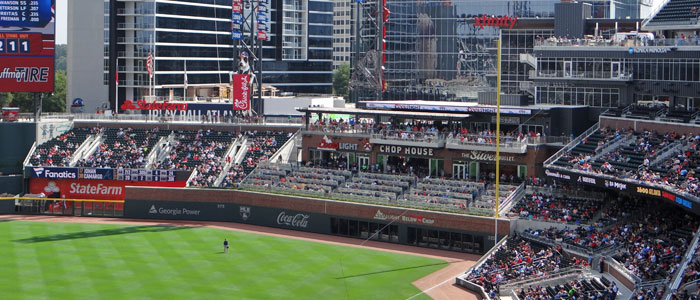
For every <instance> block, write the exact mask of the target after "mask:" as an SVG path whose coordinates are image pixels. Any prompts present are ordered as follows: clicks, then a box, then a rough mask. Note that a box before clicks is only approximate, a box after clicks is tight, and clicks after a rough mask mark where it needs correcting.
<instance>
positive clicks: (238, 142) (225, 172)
mask: <svg viewBox="0 0 700 300" xmlns="http://www.w3.org/2000/svg"><path fill="white" fill-rule="evenodd" d="M245 138H246V137H240V138H236V140H234V141H233V143H231V147H229V149H228V150H226V153H225V154H224V156H223V157H224V161H226V157H231V160H230V161H228V162H227V163H226V165H224V167H223V168H222V169H221V173H220V174H219V177H217V178H216V180H215V181H214V186H215V187H219V186H221V183H222V182H223V181H224V179H225V178H226V175H228V171H229V170H231V166H232V165H233V164H234V162H235V156H236V153H235V152H236V148H237V147H242V146H241V142H242V141H243V140H244V139H245Z"/></svg>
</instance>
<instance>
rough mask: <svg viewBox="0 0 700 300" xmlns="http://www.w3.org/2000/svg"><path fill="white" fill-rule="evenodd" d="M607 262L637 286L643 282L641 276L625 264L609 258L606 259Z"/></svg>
mask: <svg viewBox="0 0 700 300" xmlns="http://www.w3.org/2000/svg"><path fill="white" fill-rule="evenodd" d="M605 262H606V263H607V264H608V266H609V267H612V268H613V269H615V270H616V271H617V272H618V273H620V274H622V276H625V277H626V278H627V279H629V281H631V282H633V283H634V285H635V286H638V285H639V284H640V283H641V282H642V279H641V278H639V277H638V276H637V275H634V274H632V272H630V270H627V268H625V266H623V265H621V264H620V263H619V262H617V261H616V260H615V259H608V260H605Z"/></svg>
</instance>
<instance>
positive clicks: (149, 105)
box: [120, 100, 187, 111]
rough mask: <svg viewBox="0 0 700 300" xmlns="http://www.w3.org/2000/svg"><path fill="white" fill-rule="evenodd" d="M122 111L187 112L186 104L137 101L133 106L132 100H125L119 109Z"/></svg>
mask: <svg viewBox="0 0 700 300" xmlns="http://www.w3.org/2000/svg"><path fill="white" fill-rule="evenodd" d="M120 108H121V109H122V110H123V111H129V110H179V111H181V110H187V103H170V102H168V101H167V100H166V101H163V102H155V101H154V102H146V100H138V101H136V104H134V101H133V100H126V101H124V103H123V104H122V105H121V107H120Z"/></svg>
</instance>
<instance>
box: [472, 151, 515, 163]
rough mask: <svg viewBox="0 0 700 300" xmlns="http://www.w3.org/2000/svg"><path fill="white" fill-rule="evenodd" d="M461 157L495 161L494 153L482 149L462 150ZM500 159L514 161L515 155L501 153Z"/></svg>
mask: <svg viewBox="0 0 700 300" xmlns="http://www.w3.org/2000/svg"><path fill="white" fill-rule="evenodd" d="M462 158H466V159H471V160H485V161H496V153H491V152H483V151H476V150H474V151H470V152H462ZM500 160H501V161H515V156H512V155H501V157H500Z"/></svg>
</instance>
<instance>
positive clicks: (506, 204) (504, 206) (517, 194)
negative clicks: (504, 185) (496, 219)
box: [498, 181, 525, 216]
mask: <svg viewBox="0 0 700 300" xmlns="http://www.w3.org/2000/svg"><path fill="white" fill-rule="evenodd" d="M524 193H525V181H523V182H522V183H520V186H518V188H517V189H516V190H515V191H513V192H512V193H510V195H508V197H507V198H506V200H505V201H503V203H501V210H500V211H499V212H498V214H499V215H500V216H503V215H505V214H506V213H508V211H510V209H511V208H512V207H513V205H511V204H515V203H517V202H518V201H520V199H522V197H523V194H524ZM514 199H518V200H516V201H513V200H514Z"/></svg>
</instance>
